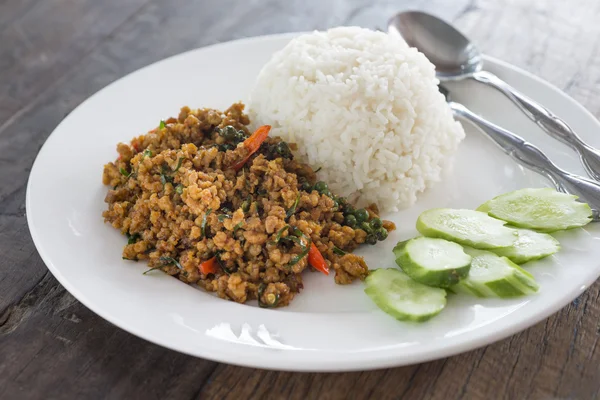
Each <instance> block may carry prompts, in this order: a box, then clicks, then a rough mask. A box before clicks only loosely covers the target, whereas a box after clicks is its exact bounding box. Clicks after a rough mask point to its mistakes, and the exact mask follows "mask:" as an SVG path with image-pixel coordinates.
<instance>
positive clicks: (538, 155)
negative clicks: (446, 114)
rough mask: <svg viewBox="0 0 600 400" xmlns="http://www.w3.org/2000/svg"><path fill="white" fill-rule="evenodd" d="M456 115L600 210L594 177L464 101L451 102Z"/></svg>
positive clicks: (561, 188)
mask: <svg viewBox="0 0 600 400" xmlns="http://www.w3.org/2000/svg"><path fill="white" fill-rule="evenodd" d="M448 104H449V105H450V108H451V109H452V111H453V112H454V115H455V116H457V117H459V118H462V119H464V120H467V121H469V122H471V123H472V124H473V125H475V126H476V127H477V128H479V129H480V130H481V131H482V132H484V133H485V134H486V135H487V136H488V137H489V138H490V139H492V140H493V141H494V142H496V144H497V145H498V146H500V147H501V148H502V150H504V152H505V153H506V154H508V155H509V156H511V157H512V158H513V159H514V160H516V161H517V162H518V163H519V164H521V165H523V166H525V167H527V168H529V169H531V170H533V171H535V172H537V173H539V174H541V175H544V176H545V177H546V178H548V179H549V180H550V181H551V182H552V184H553V185H554V186H555V187H556V190H558V191H560V192H563V193H570V194H574V195H576V196H578V197H579V198H580V199H581V201H584V202H586V203H588V204H590V206H591V207H592V208H593V209H595V210H598V209H599V207H600V184H598V183H597V182H594V181H592V180H590V179H587V178H584V177H582V176H578V175H575V174H571V173H570V172H567V171H565V170H563V169H561V168H559V167H558V166H557V165H556V164H554V163H553V162H552V161H551V160H550V159H549V158H548V157H547V156H546V155H545V154H544V153H543V152H542V151H541V150H540V149H539V148H537V147H536V146H534V145H533V144H531V143H529V142H527V141H525V140H524V139H523V138H521V137H520V136H518V135H516V134H514V133H512V132H509V131H507V130H506V129H503V128H501V127H499V126H498V125H495V124H493V123H491V122H489V121H487V120H485V119H484V118H482V117H480V116H479V115H477V114H475V113H473V112H472V111H471V110H469V109H468V108H466V107H465V106H463V105H462V104H459V103H455V102H449V103H448ZM594 219H595V220H597V219H598V212H597V211H594Z"/></svg>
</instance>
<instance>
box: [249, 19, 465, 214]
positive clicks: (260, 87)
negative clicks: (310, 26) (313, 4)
mask: <svg viewBox="0 0 600 400" xmlns="http://www.w3.org/2000/svg"><path fill="white" fill-rule="evenodd" d="M437 84H438V81H437V79H436V78H435V70H434V66H433V64H431V63H430V62H429V60H427V58H425V56H424V55H423V54H421V53H419V52H418V51H417V50H415V49H414V48H409V47H408V45H407V44H406V43H405V42H404V41H402V39H400V38H398V37H392V36H389V35H387V34H385V33H381V32H374V31H371V30H368V29H362V28H357V27H341V28H334V29H330V30H328V31H326V32H313V33H311V34H306V35H302V36H299V37H298V38H296V39H294V40H292V41H291V42H290V43H289V44H288V45H287V46H286V47H285V48H283V49H282V50H281V51H279V52H277V53H275V54H274V55H273V57H272V58H271V60H270V61H269V62H268V63H267V64H266V65H265V66H264V67H263V69H262V70H261V72H260V74H259V76H258V78H257V81H256V85H255V88H254V89H253V91H252V93H251V99H250V116H251V118H252V120H253V121H254V123H255V124H269V125H272V126H273V130H272V131H271V132H272V133H271V134H272V135H278V136H281V137H282V138H283V139H284V140H286V141H289V142H294V143H297V144H298V147H299V151H298V154H297V156H299V157H300V159H301V160H303V161H305V162H307V163H309V164H310V165H311V166H313V168H317V167H322V170H321V171H320V172H319V173H318V176H319V179H321V180H324V181H325V182H327V183H328V184H329V187H330V188H331V189H332V191H333V192H334V193H338V194H340V195H343V196H348V197H349V199H350V200H351V201H353V202H356V203H357V205H358V206H360V207H362V206H365V205H368V204H370V203H373V202H374V203H377V204H378V205H379V207H380V209H381V210H383V211H396V210H398V209H401V208H406V207H408V206H411V205H412V204H414V202H415V201H416V199H417V194H418V193H420V192H422V191H424V190H425V189H427V188H428V187H430V186H431V185H432V184H434V183H435V182H437V181H439V180H440V179H441V174H442V171H443V170H444V169H445V168H447V167H448V166H449V163H450V162H451V160H452V155H453V154H454V153H455V151H456V148H457V146H458V144H459V142H460V141H461V140H462V139H463V138H464V131H463V129H462V127H461V125H460V124H459V123H458V122H456V121H454V119H453V118H452V112H451V111H450V109H449V107H448V106H447V104H446V102H445V100H444V97H443V95H441V94H440V93H439V91H438V89H437Z"/></svg>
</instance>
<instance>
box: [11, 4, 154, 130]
mask: <svg viewBox="0 0 600 400" xmlns="http://www.w3.org/2000/svg"><path fill="white" fill-rule="evenodd" d="M146 1H147V0H123V1H119V2H115V1H108V2H103V3H102V5H100V3H99V2H98V1H94V0H85V1H77V2H73V1H70V0H45V1H38V2H35V3H34V2H32V1H30V0H28V1H25V2H13V1H10V2H9V3H7V4H3V5H1V6H0V7H1V8H0V15H4V16H5V17H1V18H0V28H1V27H2V19H4V18H6V16H12V18H14V19H11V23H10V24H7V22H5V23H4V25H6V27H5V28H4V29H3V30H1V31H0V32H1V33H0V34H1V36H0V43H10V46H1V47H0V77H10V79H0V93H2V96H0V135H1V134H2V131H3V130H4V128H3V127H4V126H6V124H7V122H10V121H11V120H13V119H14V118H15V115H21V114H23V113H25V112H26V111H27V108H26V107H25V105H26V104H27V103H28V102H29V101H31V100H32V99H34V98H35V97H36V96H39V95H40V94H41V93H43V91H44V90H46V89H47V88H48V87H50V86H51V85H53V84H54V83H55V82H56V81H57V80H60V78H61V77H62V76H64V75H65V73H67V71H69V69H70V68H71V67H72V65H73V64H76V63H77V61H79V60H80V59H81V58H82V57H84V56H85V55H86V54H88V53H89V52H90V51H91V50H92V49H93V48H94V47H95V46H96V45H97V44H98V43H100V42H101V41H102V40H103V39H105V38H106V37H107V36H108V35H109V34H110V33H111V32H112V31H113V30H114V29H115V28H117V27H118V26H119V25H121V24H123V23H124V22H125V21H127V18H128V17H129V16H130V15H132V14H133V13H134V12H135V11H136V10H138V9H139V8H140V7H141V6H143V5H144V4H145V3H146ZM25 71H26V73H24V72H25Z"/></svg>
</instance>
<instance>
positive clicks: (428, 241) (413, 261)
mask: <svg viewBox="0 0 600 400" xmlns="http://www.w3.org/2000/svg"><path fill="white" fill-rule="evenodd" d="M394 255H395V256H396V264H398V266H399V267H400V268H402V270H403V271H404V272H405V273H406V275H408V276H410V277H411V278H413V279H414V280H415V281H417V282H420V283H423V284H425V285H429V286H437V287H450V286H452V285H455V284H457V283H458V281H459V280H460V279H461V278H464V277H465V276H467V275H468V273H469V268H470V267H471V256H470V255H468V254H466V253H465V252H464V251H463V248H462V246H461V245H459V244H456V243H453V242H449V241H447V240H444V239H435V238H426V237H419V238H415V239H411V240H408V241H406V242H400V243H398V244H397V245H396V247H394Z"/></svg>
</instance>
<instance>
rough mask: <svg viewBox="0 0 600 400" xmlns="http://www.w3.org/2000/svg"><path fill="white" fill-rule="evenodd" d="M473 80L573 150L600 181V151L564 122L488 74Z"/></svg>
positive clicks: (588, 172)
mask: <svg viewBox="0 0 600 400" xmlns="http://www.w3.org/2000/svg"><path fill="white" fill-rule="evenodd" d="M473 79H475V80H477V81H479V82H482V83H485V84H487V85H490V86H492V87H494V88H496V89H498V90H499V91H500V92H502V93H503V94H504V95H505V96H506V97H508V98H509V99H510V100H511V101H512V102H513V103H515V104H516V105H517V106H518V107H519V108H520V109H521V111H523V112H524V113H525V115H527V116H528V117H529V119H531V120H532V121H534V122H535V123H536V124H537V125H538V126H539V127H540V128H542V129H543V130H544V131H545V132H546V133H548V134H549V135H550V136H552V137H553V138H555V139H557V140H560V141H561V142H563V143H564V144H566V145H568V146H570V147H571V148H572V149H573V150H575V151H576V152H577V153H578V154H579V158H580V159H581V163H582V164H583V166H584V168H585V170H586V172H587V174H588V175H589V176H590V177H591V178H593V179H595V180H597V181H600V151H599V150H597V149H595V148H593V147H592V146H590V145H588V144H587V143H585V142H584V141H583V140H581V138H580V137H579V136H578V135H577V134H576V133H575V132H574V131H573V130H572V129H571V128H570V127H569V125H567V123H566V122H565V121H563V120H562V119H560V118H559V117H557V116H556V115H554V114H553V113H552V112H551V111H550V110H548V109H547V108H546V107H544V106H542V105H541V104H539V103H537V102H535V101H534V100H532V99H530V98H529V97H527V96H525V95H524V94H523V93H521V92H519V91H518V90H516V89H515V88H513V87H512V86H510V85H509V84H508V83H506V82H504V81H503V80H502V79H500V78H498V77H497V76H496V75H494V74H492V73H490V72H487V71H479V72H475V73H474V74H473Z"/></svg>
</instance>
